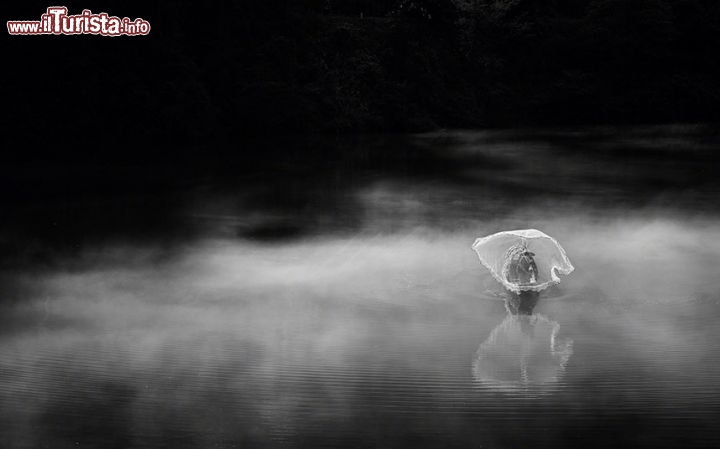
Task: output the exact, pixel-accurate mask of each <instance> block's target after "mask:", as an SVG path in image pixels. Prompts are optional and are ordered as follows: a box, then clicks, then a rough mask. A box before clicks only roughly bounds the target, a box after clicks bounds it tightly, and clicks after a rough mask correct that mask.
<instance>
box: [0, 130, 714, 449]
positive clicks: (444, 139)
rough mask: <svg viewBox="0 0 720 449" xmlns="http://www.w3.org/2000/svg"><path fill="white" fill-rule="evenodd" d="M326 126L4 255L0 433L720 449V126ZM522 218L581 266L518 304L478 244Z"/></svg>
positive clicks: (267, 442) (52, 437) (194, 441)
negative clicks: (106, 226)
mask: <svg viewBox="0 0 720 449" xmlns="http://www.w3.org/2000/svg"><path fill="white" fill-rule="evenodd" d="M329 140H330V141H329V142H324V143H322V145H321V146H319V147H313V148H321V149H317V150H316V151H314V152H313V151H308V147H307V146H306V147H301V148H299V149H297V150H292V149H288V148H282V149H277V147H271V148H275V150H274V151H270V153H269V156H267V160H265V161H260V162H257V165H258V166H259V167H261V168H260V169H258V170H257V172H256V173H251V174H249V175H248V174H244V175H243V176H241V177H238V178H237V179H236V178H233V177H228V176H227V173H224V174H223V175H222V176H218V177H217V178H213V177H207V176H205V177H203V178H202V179H201V180H199V181H197V182H191V183H188V184H187V185H185V186H184V187H183V189H182V190H181V192H180V193H179V194H177V193H175V194H173V199H172V201H173V203H172V204H173V205H174V206H173V210H172V214H169V215H167V216H166V217H165V219H166V220H168V218H167V217H171V219H172V221H173V224H172V226H171V227H173V229H175V228H182V229H183V230H187V229H190V230H191V231H192V232H184V231H183V232H182V233H177V235H181V236H182V237H180V238H174V239H172V241H171V242H170V243H168V242H166V241H164V243H163V244H159V243H157V242H158V240H157V239H155V238H154V237H152V236H151V237H150V238H143V239H138V238H134V233H136V229H137V228H133V230H131V231H130V232H128V233H126V234H124V235H121V236H120V237H118V235H117V233H113V238H107V239H104V238H102V230H100V231H98V230H97V229H95V230H94V231H93V233H94V235H95V237H97V238H93V239H89V240H84V241H83V242H84V243H83V244H82V245H81V246H80V247H79V248H78V249H76V250H74V251H71V252H63V251H58V252H56V253H53V254H54V255H53V256H52V258H51V259H52V262H47V261H45V262H43V263H35V262H32V263H31V262H27V261H26V262H24V263H22V264H18V265H17V266H13V265H12V264H10V265H8V264H5V268H4V269H3V271H2V284H1V285H2V286H3V291H2V292H0V294H2V295H3V296H4V297H3V301H2V302H0V307H1V308H2V318H1V319H0V324H2V331H0V422H1V423H2V424H0V446H2V447H12V448H25V447H27V448H38V447H47V448H65V447H98V448H161V447H167V448H185V447H187V448H191V447H193V448H195V447H198V448H205V447H207V448H235V447H237V448H241V447H242V448H244V447H278V448H285V447H288V448H295V447H307V448H315V447H368V448H399V447H412V448H419V447H483V448H512V447H552V448H558V447H581V446H582V447H603V448H604V447H611V446H614V447H633V448H638V447H647V448H665V447H668V448H670V447H672V448H675V447H718V446H720V432H718V430H717V423H716V421H717V416H720V386H719V385H720V382H719V381H720V345H718V344H717V343H718V341H720V340H719V338H720V327H718V326H717V320H718V318H720V293H718V288H717V287H718V282H719V281H718V273H720V271H719V269H718V263H717V261H718V260H720V226H718V225H719V224H720V222H719V217H718V207H717V204H718V203H717V201H718V199H720V182H718V181H717V180H716V177H717V168H718V164H717V163H716V161H715V156H714V154H713V150H717V147H718V145H719V142H720V140H718V138H717V135H716V134H714V133H712V132H710V131H709V130H708V129H706V128H703V127H692V126H683V127H680V126H678V127H664V128H634V129H613V128H607V129H604V128H595V129H591V130H552V131H532V130H530V131H525V132H502V131H487V132H474V131H473V132H469V131H468V132H465V131H445V132H437V133H432V134H423V135H413V136H394V137H383V136H363V137H354V138H343V139H329ZM278 145H281V144H278ZM313 145H314V144H313ZM318 145H319V144H318ZM278 158H280V159H282V160H278ZM160 197H161V198H164V197H163V196H162V195H160ZM178 198H179V199H178ZM83 204H85V203H83ZM93 204H95V205H93V206H92V207H91V208H90V210H91V211H92V213H93V214H96V213H100V211H98V209H97V208H98V207H99V206H97V204H96V203H93ZM47 207H50V208H51V207H52V205H50V206H47ZM78 207H79V208H80V209H82V211H85V212H86V211H87V210H88V206H86V205H83V206H82V207H80V206H78ZM65 210H67V207H66V209H65ZM83 213H84V212H78V213H75V214H71V216H72V217H76V218H77V217H80V218H77V220H79V222H78V227H79V229H80V231H76V234H77V233H82V232H86V231H87V230H86V229H85V228H83V223H84V222H83V220H85V218H84V217H85V215H83ZM143 213H145V214H146V215H150V214H149V213H148V212H143ZM140 215H142V214H140ZM166 222H167V221H162V223H166ZM95 224H96V222H95V221H91V222H90V224H89V225H88V226H91V225H92V226H95ZM155 225H156V226H157V223H155ZM519 228H537V229H540V230H542V231H544V232H546V233H547V234H550V235H552V236H553V237H555V238H556V239H557V240H559V241H560V243H561V244H562V245H563V247H564V248H565V250H566V252H567V254H568V256H569V258H570V260H571V261H572V262H573V264H574V266H575V268H576V269H575V271H574V272H573V273H572V274H570V275H569V276H567V277H564V278H563V281H562V283H561V284H560V285H559V286H558V287H557V288H552V289H550V290H549V291H546V292H544V294H543V296H541V298H540V301H539V302H538V304H537V306H536V307H535V309H534V314H533V315H532V316H520V317H518V316H513V315H509V314H508V312H507V310H506V308H505V305H504V301H503V292H502V289H501V287H500V286H499V285H497V284H496V283H495V281H493V279H492V278H491V277H490V275H489V273H487V271H486V270H485V269H484V268H483V266H482V265H481V264H480V263H479V261H478V260H477V257H476V255H475V254H474V252H473V251H472V250H471V249H470V245H471V244H472V243H473V241H474V240H475V238H477V237H480V236H483V235H487V234H490V233H493V232H497V231H500V230H507V229H519ZM68 233H69V234H68V235H71V236H74V235H76V234H72V231H71V230H68ZM18 235H19V234H18ZM98 235H100V237H98ZM24 238H26V237H24ZM32 245H35V246H34V247H35V248H36V247H38V245H40V244H38V243H32ZM32 245H31V243H30V242H29V243H28V246H32ZM34 251H36V252H37V251H38V250H37V249H35V250H34ZM24 260H26V259H24ZM27 260H30V259H27ZM32 260H35V259H32Z"/></svg>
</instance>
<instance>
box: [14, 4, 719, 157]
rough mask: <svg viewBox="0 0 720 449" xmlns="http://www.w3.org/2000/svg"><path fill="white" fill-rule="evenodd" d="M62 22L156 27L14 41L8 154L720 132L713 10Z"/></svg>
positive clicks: (356, 7) (175, 9) (343, 9)
mask: <svg viewBox="0 0 720 449" xmlns="http://www.w3.org/2000/svg"><path fill="white" fill-rule="evenodd" d="M64 5H65V6H67V7H68V8H69V13H70V14H78V13H80V12H81V11H82V9H84V8H91V9H92V10H93V12H100V11H105V12H108V13H110V14H111V15H118V16H120V17H123V16H128V17H130V18H136V17H142V18H144V19H146V20H148V21H150V23H151V25H152V31H151V33H150V35H149V36H138V37H118V38H105V37H100V36H32V37H31V36H6V39H8V40H9V41H8V44H7V45H4V46H3V47H4V48H3V52H4V54H5V67H4V69H3V72H4V75H5V78H6V79H5V81H4V82H3V83H2V96H3V100H4V103H5V104H6V108H7V109H8V110H9V111H11V114H9V115H8V116H6V118H5V119H4V120H3V135H4V139H5V140H6V144H10V145H18V144H23V145H26V144H31V145H34V146H35V147H36V148H45V147H46V146H48V145H55V146H56V147H57V145H59V143H58V139H57V136H58V135H64V136H65V140H63V142H65V143H66V144H68V143H72V144H73V145H75V147H76V148H80V147H86V146H88V145H90V144H89V142H91V141H93V140H94V139H100V146H108V147H112V146H118V145H121V146H123V147H124V148H130V147H137V146H139V145H140V144H141V143H144V144H149V143H152V144H154V145H156V146H157V145H172V146H173V147H175V148H178V147H183V148H185V147H189V146H198V145H200V146H203V145H208V144H222V143H226V142H237V141H239V140H242V139H244V138H246V137H248V136H251V135H261V136H262V135H267V134H272V135H276V134H295V133H347V132H405V131H422V130H429V129H433V128H437V127H448V128H468V127H519V126H536V125H576V124H635V123H665V122H698V121H701V122H715V121H717V120H718V117H720V108H719V107H718V106H719V105H720V81H718V80H720V58H718V57H717V55H716V53H717V49H718V48H720V45H719V44H720V3H719V2H717V1H713V0H495V1H483V0H476V1H472V0H464V1H459V0H397V1H395V0H293V1H290V0H243V1H229V0H228V1H215V2H194V1H183V0H181V1H175V2H167V3H159V2H138V3H135V2H132V3H130V2H104V3H102V4H100V5H98V4H93V2H70V3H67V2H66V4H64ZM47 6H48V5H46V4H41V3H39V2H27V3H23V4H22V5H17V6H15V7H14V8H15V10H14V11H12V12H10V11H9V12H8V13H7V15H8V16H7V17H5V19H7V20H11V19H12V20H20V19H23V20H36V19H39V17H40V15H41V14H42V13H43V12H44V10H45V8H46V7H47ZM97 145H98V143H97V141H94V142H93V144H92V146H95V147H96V146H97ZM156 151H159V150H156ZM15 156H17V155H15ZM86 156H87V155H86V154H84V156H83V157H86ZM6 157H8V156H6Z"/></svg>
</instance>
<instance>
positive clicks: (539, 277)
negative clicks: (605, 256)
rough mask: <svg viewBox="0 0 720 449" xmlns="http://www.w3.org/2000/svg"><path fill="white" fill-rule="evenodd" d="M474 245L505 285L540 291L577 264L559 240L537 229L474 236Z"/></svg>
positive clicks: (555, 282)
mask: <svg viewBox="0 0 720 449" xmlns="http://www.w3.org/2000/svg"><path fill="white" fill-rule="evenodd" d="M472 248H473V249H474V250H475V252H476V253H477V255H478V257H479V258H480V262H482V264H483V265H485V267H486V268H487V269H488V270H490V273H491V274H492V276H493V277H494V278H495V280H497V281H498V282H500V283H501V284H502V285H503V286H504V287H505V288H506V289H508V290H510V291H512V292H515V293H520V292H521V291H535V292H539V291H541V290H544V289H546V288H548V287H550V286H551V285H554V284H558V283H560V278H559V277H558V274H559V273H561V274H564V275H567V274H570V273H571V272H572V271H573V270H574V269H575V268H574V267H573V266H572V264H571V263H570V259H568V257H567V255H566V254H565V250H564V249H563V248H562V246H560V244H559V243H558V242H557V241H556V240H555V239H554V238H552V237H550V236H549V235H547V234H545V233H543V232H541V231H538V230H537V229H520V230H516V231H503V232H498V233H496V234H492V235H489V236H487V237H482V238H479V239H477V240H475V243H473V245H472Z"/></svg>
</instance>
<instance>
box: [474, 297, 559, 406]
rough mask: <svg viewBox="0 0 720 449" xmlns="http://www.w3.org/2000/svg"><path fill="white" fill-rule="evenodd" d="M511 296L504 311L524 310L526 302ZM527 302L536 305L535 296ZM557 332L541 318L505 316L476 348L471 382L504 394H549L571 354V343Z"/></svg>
mask: <svg viewBox="0 0 720 449" xmlns="http://www.w3.org/2000/svg"><path fill="white" fill-rule="evenodd" d="M514 296H515V298H514V299H509V300H508V301H507V302H506V307H508V310H510V308H511V307H515V308H516V310H517V309H520V310H527V308H528V307H529V306H528V304H527V302H525V303H523V301H522V299H521V298H519V296H518V295H514ZM529 301H530V302H532V301H534V303H537V296H535V297H533V298H530V299H529ZM534 303H533V304H534ZM530 312H532V308H530ZM559 330H560V325H559V324H558V323H557V322H555V321H552V320H550V319H548V318H547V317H545V316H542V315H537V314H536V315H530V314H527V313H520V314H513V313H510V314H508V315H507V317H506V318H505V320H504V321H503V322H502V323H501V324H500V325H498V326H497V327H496V328H495V329H493V330H492V332H491V333H490V336H489V337H488V338H487V339H486V340H485V341H484V342H483V343H482V344H481V345H480V347H479V348H478V350H477V353H476V355H475V360H474V362H473V376H474V378H475V380H476V381H477V382H479V383H480V384H482V385H484V386H487V387H489V388H491V389H493V390H496V391H502V392H506V393H521V394H523V395H530V396H533V395H538V394H543V393H547V392H549V391H550V390H551V387H552V386H553V385H554V384H556V383H557V382H558V381H560V379H561V378H562V376H563V374H564V372H565V366H566V365H567V363H568V360H570V357H571V356H572V354H573V341H572V340H570V339H566V338H562V337H558V332H559Z"/></svg>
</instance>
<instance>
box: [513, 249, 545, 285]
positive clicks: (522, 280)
mask: <svg viewBox="0 0 720 449" xmlns="http://www.w3.org/2000/svg"><path fill="white" fill-rule="evenodd" d="M534 256H535V253H532V252H530V251H528V249H527V248H526V247H519V248H515V250H514V251H512V252H511V253H510V254H509V257H510V260H509V262H508V266H507V280H508V282H511V283H513V284H518V285H529V284H537V282H538V268H537V264H536V263H535V259H534Z"/></svg>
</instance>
